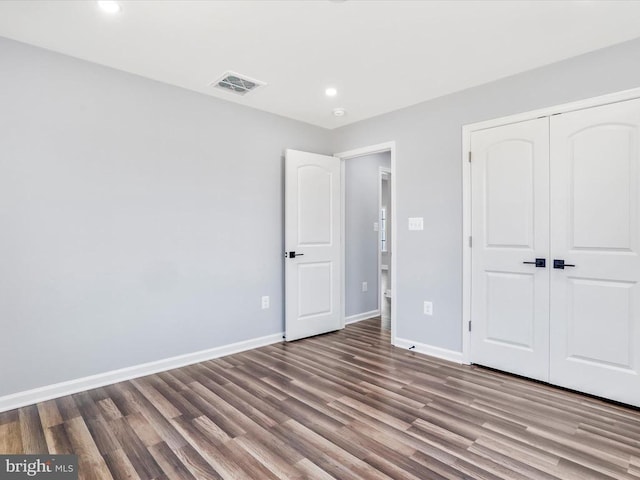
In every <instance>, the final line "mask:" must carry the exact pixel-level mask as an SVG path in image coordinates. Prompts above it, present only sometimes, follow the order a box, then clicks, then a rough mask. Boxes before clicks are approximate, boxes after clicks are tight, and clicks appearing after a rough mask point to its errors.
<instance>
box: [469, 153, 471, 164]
mask: <svg viewBox="0 0 640 480" xmlns="http://www.w3.org/2000/svg"><path fill="white" fill-rule="evenodd" d="M469 163H471V150H469Z"/></svg>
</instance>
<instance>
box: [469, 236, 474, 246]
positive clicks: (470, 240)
mask: <svg viewBox="0 0 640 480" xmlns="http://www.w3.org/2000/svg"><path fill="white" fill-rule="evenodd" d="M471 247H473V239H472V237H471V235H469V248H471Z"/></svg>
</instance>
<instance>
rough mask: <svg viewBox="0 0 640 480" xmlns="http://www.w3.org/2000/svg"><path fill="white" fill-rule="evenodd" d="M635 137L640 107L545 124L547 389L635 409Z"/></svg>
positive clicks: (639, 394) (639, 381)
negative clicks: (556, 387)
mask: <svg viewBox="0 0 640 480" xmlns="http://www.w3.org/2000/svg"><path fill="white" fill-rule="evenodd" d="M639 132H640V100H632V101H627V102H622V103H616V104H612V105H605V106H602V107H596V108H590V109H586V110H580V111H576V112H571V113H566V114H562V115H556V116H554V117H552V119H551V252H552V255H553V259H557V260H564V261H565V263H566V264H569V265H570V266H566V267H565V268H564V269H559V268H552V272H551V382H552V383H555V384H558V385H563V386H565V387H569V388H573V389H576V390H581V391H584V392H588V393H592V394H595V395H600V396H603V397H607V398H610V399H614V400H618V401H621V402H625V403H629V404H634V405H639V406H640V288H639V286H638V282H639V280H640V260H639V257H638V253H639V252H640V230H639V229H640V221H639V220H640V218H639V216H640V211H639V205H638V204H639V202H640V194H639V191H638V189H639V182H640V151H639V141H640V134H639ZM552 266H553V265H552Z"/></svg>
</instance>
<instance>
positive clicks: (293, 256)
mask: <svg viewBox="0 0 640 480" xmlns="http://www.w3.org/2000/svg"><path fill="white" fill-rule="evenodd" d="M286 255H287V254H286V252H285V256H286ZM302 256H304V253H296V252H295V251H293V250H292V251H290V252H289V258H296V257H302Z"/></svg>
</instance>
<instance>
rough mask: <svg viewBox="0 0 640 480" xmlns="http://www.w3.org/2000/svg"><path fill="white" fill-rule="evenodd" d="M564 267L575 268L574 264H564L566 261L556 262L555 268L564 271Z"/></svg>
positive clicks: (554, 262) (554, 263)
mask: <svg viewBox="0 0 640 480" xmlns="http://www.w3.org/2000/svg"><path fill="white" fill-rule="evenodd" d="M564 267H575V265H573V264H572V263H564V260H554V261H553V268H559V269H560V270H564Z"/></svg>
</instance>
